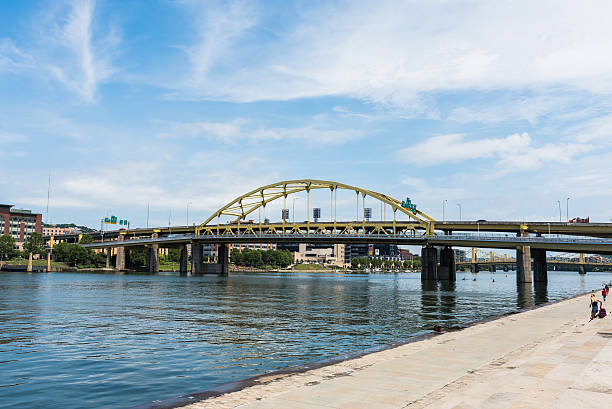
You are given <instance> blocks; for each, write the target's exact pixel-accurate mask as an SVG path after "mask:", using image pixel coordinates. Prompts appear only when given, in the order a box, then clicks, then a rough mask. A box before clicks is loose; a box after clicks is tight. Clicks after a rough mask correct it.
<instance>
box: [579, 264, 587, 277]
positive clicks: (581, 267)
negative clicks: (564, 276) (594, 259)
mask: <svg viewBox="0 0 612 409" xmlns="http://www.w3.org/2000/svg"><path fill="white" fill-rule="evenodd" d="M578 274H580V275H583V274H586V267H585V266H584V265H582V264H581V265H579V266H578Z"/></svg>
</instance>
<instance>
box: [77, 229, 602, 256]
mask: <svg viewBox="0 0 612 409" xmlns="http://www.w3.org/2000/svg"><path fill="white" fill-rule="evenodd" d="M192 242H196V243H201V244H232V243H235V244H237V243H312V244H315V243H332V244H333V243H335V244H357V243H363V244H397V245H414V246H454V247H479V248H499V249H516V248H517V247H518V246H530V247H531V248H533V249H542V250H546V251H559V252H576V253H597V254H611V255H612V239H603V238H571V237H554V238H551V237H534V236H526V237H515V236H482V235H468V234H453V235H435V236H410V235H403V234H396V235H390V234H366V235H351V234H302V233H287V234H266V233H262V234H252V233H249V234H236V235H231V236H230V235H224V234H220V235H206V236H196V235H195V234H172V235H167V236H161V237H159V236H158V237H156V238H152V237H149V238H130V237H129V235H127V234H126V235H125V237H124V239H123V240H122V241H117V240H110V241H105V242H94V243H91V244H85V245H84V247H86V248H91V249H105V248H117V247H143V246H150V245H153V244H156V245H161V246H162V247H178V246H180V245H184V244H187V243H192Z"/></svg>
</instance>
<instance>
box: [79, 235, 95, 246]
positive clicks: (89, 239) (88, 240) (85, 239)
mask: <svg viewBox="0 0 612 409" xmlns="http://www.w3.org/2000/svg"><path fill="white" fill-rule="evenodd" d="M89 243H93V237H91V234H84V235H83V236H81V240H79V244H89Z"/></svg>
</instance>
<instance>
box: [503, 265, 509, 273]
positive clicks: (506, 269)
mask: <svg viewBox="0 0 612 409" xmlns="http://www.w3.org/2000/svg"><path fill="white" fill-rule="evenodd" d="M508 270H509V269H508V266H507V265H506V266H504V272H505V273H507V272H508Z"/></svg>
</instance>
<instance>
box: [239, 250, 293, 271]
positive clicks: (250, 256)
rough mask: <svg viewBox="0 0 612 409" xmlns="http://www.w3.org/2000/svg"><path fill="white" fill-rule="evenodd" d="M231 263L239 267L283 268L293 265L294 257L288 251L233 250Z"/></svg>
mask: <svg viewBox="0 0 612 409" xmlns="http://www.w3.org/2000/svg"><path fill="white" fill-rule="evenodd" d="M230 262H232V263H234V264H235V265H237V266H246V267H256V268H263V267H266V266H270V267H277V268H278V267H280V268H283V267H287V266H289V265H291V263H292V262H293V256H292V255H291V252H289V251H287V250H251V249H244V250H239V249H232V251H231V252H230Z"/></svg>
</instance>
